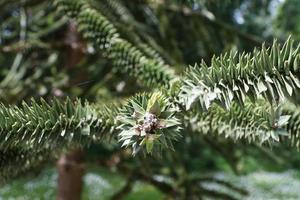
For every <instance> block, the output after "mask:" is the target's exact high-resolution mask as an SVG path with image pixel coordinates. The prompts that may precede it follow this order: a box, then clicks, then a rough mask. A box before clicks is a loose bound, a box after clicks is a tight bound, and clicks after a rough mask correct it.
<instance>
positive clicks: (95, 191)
mask: <svg viewBox="0 0 300 200" xmlns="http://www.w3.org/2000/svg"><path fill="white" fill-rule="evenodd" d="M56 179H57V174H56V171H55V169H53V168H51V169H46V170H44V171H43V172H42V173H41V174H40V175H39V176H37V177H35V178H31V177H24V178H21V179H18V180H15V181H13V182H11V183H9V184H8V185H5V186H4V187H2V188H0V200H17V199H22V200H35V199H36V200H42V199H45V200H47V199H55V196H56ZM124 183H125V181H124V178H123V177H122V176H120V175H118V174H115V173H112V172H110V171H107V170H105V169H102V168H97V169H94V168H92V169H90V170H88V171H87V173H86V175H85V177H84V191H83V196H82V199H83V200H99V199H101V200H102V199H103V200H108V199H109V197H110V196H111V195H113V194H114V193H115V192H116V191H118V190H119V189H120V188H121V187H122V186H123V184H124ZM139 199H145V200H151V199H155V200H160V199H163V195H162V194H161V193H160V192H159V191H158V190H156V189H155V188H153V187H152V186H150V185H147V184H143V183H137V184H135V186H134V188H133V192H132V193H131V194H130V195H128V197H126V198H125V200H139Z"/></svg>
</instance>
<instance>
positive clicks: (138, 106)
mask: <svg viewBox="0 0 300 200" xmlns="http://www.w3.org/2000/svg"><path fill="white" fill-rule="evenodd" d="M175 111H176V110H175V108H172V105H171V104H170V103H169V102H168V99H167V98H166V97H165V96H163V95H162V94H161V93H160V92H156V93H153V94H152V95H151V96H150V95H148V94H142V95H137V96H136V97H135V98H133V99H131V100H130V101H128V103H127V105H126V106H125V107H124V108H123V109H122V110H121V112H120V116H119V118H118V119H119V121H120V123H121V126H120V127H119V128H120V129H121V132H120V133H119V137H120V141H121V142H122V146H131V147H132V148H133V154H136V153H137V152H138V151H139V150H140V149H143V147H144V146H145V147H146V152H147V153H151V152H152V150H153V148H156V147H157V148H156V149H155V150H154V151H158V150H160V149H161V147H164V148H172V142H171V141H172V140H176V139H177V138H178V136H179V129H180V127H179V125H180V122H179V120H178V119H177V118H176V117H175V116H174V115H175Z"/></svg>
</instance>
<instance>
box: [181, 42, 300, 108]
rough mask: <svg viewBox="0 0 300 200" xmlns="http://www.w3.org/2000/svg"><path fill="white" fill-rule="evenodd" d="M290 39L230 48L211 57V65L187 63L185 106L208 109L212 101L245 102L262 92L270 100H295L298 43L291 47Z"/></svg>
mask: <svg viewBox="0 0 300 200" xmlns="http://www.w3.org/2000/svg"><path fill="white" fill-rule="evenodd" d="M293 43H294V42H293V40H292V39H290V38H289V39H288V40H287V41H286V43H285V44H284V45H283V46H282V47H281V46H280V44H278V43H277V41H276V40H275V41H274V43H273V46H272V47H269V48H267V47H265V45H263V46H262V49H261V50H260V51H259V50H257V49H255V50H254V51H253V53H251V54H250V53H242V54H237V53H234V52H231V53H229V54H225V55H221V56H220V57H213V59H212V61H211V66H210V67H209V66H207V64H206V63H205V62H204V61H203V62H202V63H201V64H200V65H195V66H194V67H190V68H189V69H188V70H187V72H186V77H184V78H183V81H182V83H183V85H182V87H181V92H180V101H181V102H182V103H183V104H184V105H185V107H186V109H190V108H191V107H192V104H194V103H197V104H198V105H199V106H200V108H201V109H203V110H207V109H208V108H209V107H210V106H211V105H212V103H213V102H215V103H218V104H219V105H221V106H222V107H225V108H226V109H229V108H230V105H231V103H232V101H236V102H238V103H240V104H244V102H245V99H246V97H248V98H250V99H251V100H253V101H255V100H256V99H257V98H258V97H260V96H263V97H264V98H265V99H267V100H268V101H269V102H270V103H274V102H277V103H278V102H279V101H282V100H283V99H286V98H288V99H290V100H296V96H297V94H299V88H300V81H299V71H300V70H299V69H300V68H299V59H300V44H299V45H298V46H297V47H296V48H294V44H293Z"/></svg>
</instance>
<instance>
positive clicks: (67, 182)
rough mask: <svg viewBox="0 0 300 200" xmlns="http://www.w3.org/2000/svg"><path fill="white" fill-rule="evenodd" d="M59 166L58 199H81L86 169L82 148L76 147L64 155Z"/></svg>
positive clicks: (58, 163) (59, 161)
mask: <svg viewBox="0 0 300 200" xmlns="http://www.w3.org/2000/svg"><path fill="white" fill-rule="evenodd" d="M57 168H58V191H57V200H80V199H81V192H82V188H83V180H82V177H83V175H84V171H85V166H84V162H83V152H82V150H80V149H76V150H73V151H71V152H70V153H67V154H64V155H62V156H61V157H60V159H59V160H58V162H57Z"/></svg>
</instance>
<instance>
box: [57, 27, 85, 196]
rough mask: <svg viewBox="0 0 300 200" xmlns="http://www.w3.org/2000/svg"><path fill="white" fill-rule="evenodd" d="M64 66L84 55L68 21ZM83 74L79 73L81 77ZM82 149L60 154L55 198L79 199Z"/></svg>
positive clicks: (81, 44)
mask: <svg viewBox="0 0 300 200" xmlns="http://www.w3.org/2000/svg"><path fill="white" fill-rule="evenodd" d="M64 42H65V45H66V48H67V54H66V56H65V58H66V60H65V66H64V67H65V68H67V69H72V68H74V67H75V66H76V65H77V64H78V63H79V62H80V61H81V60H82V58H83V57H84V53H83V48H84V43H83V41H82V40H81V37H80V34H79V33H78V32H77V28H76V26H75V23H74V22H70V23H69V26H68V29H67V32H66V35H65V41H64ZM82 76H84V75H83V74H81V77H80V78H82ZM83 157H84V155H83V151H82V150H81V149H75V150H72V151H70V152H69V153H67V154H64V155H62V156H61V157H60V158H59V160H58V162H57V170H58V186H57V190H58V192H57V200H80V199H81V193H82V188H83V180H82V178H83V175H84V171H85V166H84V161H83Z"/></svg>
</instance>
